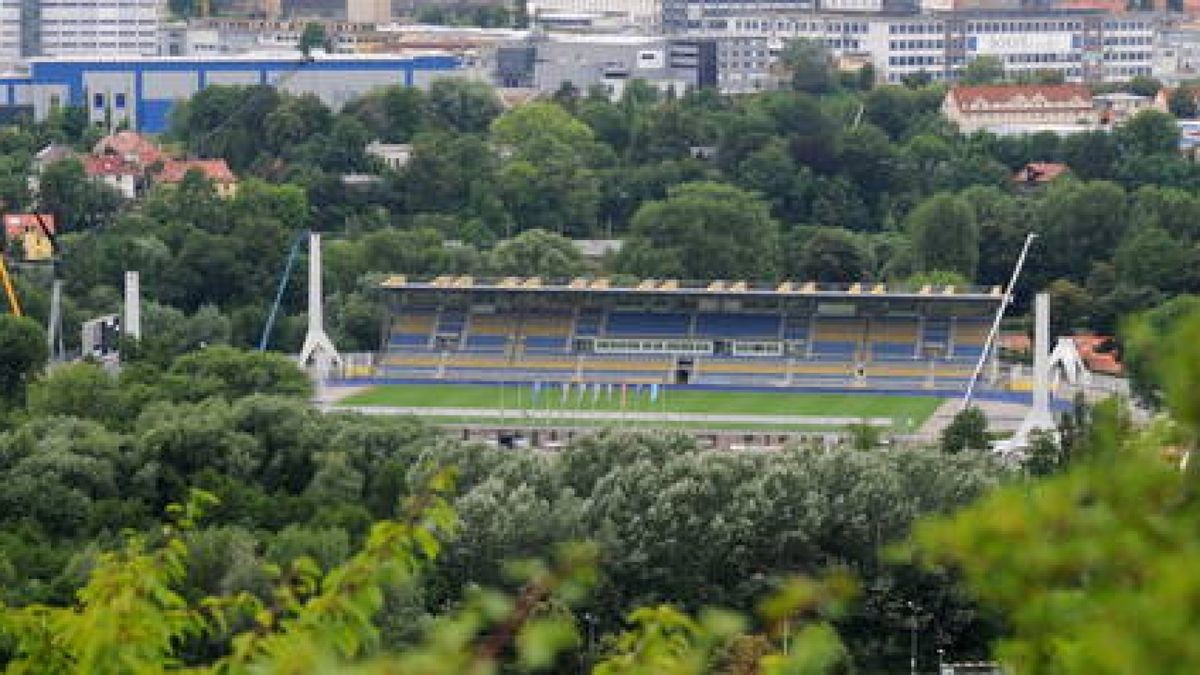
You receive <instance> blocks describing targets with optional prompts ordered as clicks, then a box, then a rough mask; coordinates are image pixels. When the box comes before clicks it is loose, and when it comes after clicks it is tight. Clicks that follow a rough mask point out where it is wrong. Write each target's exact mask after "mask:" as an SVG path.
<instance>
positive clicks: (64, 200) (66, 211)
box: [38, 159, 123, 231]
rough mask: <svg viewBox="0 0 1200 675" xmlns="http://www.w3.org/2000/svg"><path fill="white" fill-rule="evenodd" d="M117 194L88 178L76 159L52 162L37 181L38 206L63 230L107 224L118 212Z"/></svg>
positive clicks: (119, 195) (120, 199)
mask: <svg viewBox="0 0 1200 675" xmlns="http://www.w3.org/2000/svg"><path fill="white" fill-rule="evenodd" d="M122 201H123V200H122V198H121V193H119V192H117V190H116V189H115V188H113V187H112V186H110V185H107V184H105V183H102V182H100V181H97V180H93V179H91V178H89V177H88V176H87V175H86V174H85V173H84V171H83V164H81V163H80V162H79V160H76V159H65V160H63V161H61V162H55V163H53V164H51V165H50V166H48V167H46V169H45V170H44V171H43V172H42V175H41V178H40V179H39V181H38V202H39V203H40V204H41V208H42V209H43V210H45V211H48V212H49V213H52V214H54V218H55V222H56V223H58V225H59V227H61V228H62V229H63V230H66V231H71V230H84V229H90V228H93V227H96V226H98V225H102V224H105V223H107V222H109V221H110V220H111V219H112V217H113V215H114V214H115V213H116V212H117V209H119V208H120V206H121V202H122Z"/></svg>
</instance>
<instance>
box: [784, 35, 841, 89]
mask: <svg viewBox="0 0 1200 675" xmlns="http://www.w3.org/2000/svg"><path fill="white" fill-rule="evenodd" d="M780 60H781V61H782V62H783V65H784V67H785V68H787V70H788V72H789V73H791V76H792V88H793V89H795V90H796V91H802V92H804V93H806V94H827V93H829V92H831V91H833V90H834V88H835V87H836V86H837V78H836V76H835V74H834V70H833V57H832V55H830V53H829V49H828V48H827V47H825V45H824V44H822V43H821V42H818V41H817V40H803V39H801V40H790V41H789V42H788V43H787V45H786V46H785V47H784V50H783V54H782V55H781V56H780Z"/></svg>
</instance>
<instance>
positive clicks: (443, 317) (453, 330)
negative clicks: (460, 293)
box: [437, 309, 467, 338]
mask: <svg viewBox="0 0 1200 675" xmlns="http://www.w3.org/2000/svg"><path fill="white" fill-rule="evenodd" d="M466 325H467V314H466V312H464V311H462V310H452V309H447V310H443V311H442V312H440V313H439V314H438V318H437V334H438V335H444V336H448V337H455V338H461V336H462V332H463V328H464V327H466Z"/></svg>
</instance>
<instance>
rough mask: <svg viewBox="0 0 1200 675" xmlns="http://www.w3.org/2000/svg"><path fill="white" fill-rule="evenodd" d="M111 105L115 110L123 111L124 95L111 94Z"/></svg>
mask: <svg viewBox="0 0 1200 675" xmlns="http://www.w3.org/2000/svg"><path fill="white" fill-rule="evenodd" d="M113 105H114V106H116V108H117V110H124V109H125V94H113Z"/></svg>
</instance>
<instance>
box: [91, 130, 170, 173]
mask: <svg viewBox="0 0 1200 675" xmlns="http://www.w3.org/2000/svg"><path fill="white" fill-rule="evenodd" d="M92 152H93V153H94V154H96V155H119V156H121V157H136V158H137V161H138V162H140V163H141V165H142V166H149V165H151V164H154V163H155V162H158V161H161V160H162V159H163V158H164V157H165V155H164V154H163V151H162V149H161V148H159V147H158V146H157V145H155V144H154V143H153V142H151V141H150V140H148V139H147V138H146V137H145V136H142V135H141V134H139V133H137V132H134V131H118V132H117V133H115V134H113V135H111V136H105V137H104V138H102V139H100V141H99V142H97V143H96V146H95V147H94V148H92Z"/></svg>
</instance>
